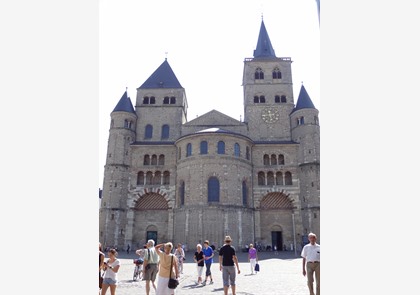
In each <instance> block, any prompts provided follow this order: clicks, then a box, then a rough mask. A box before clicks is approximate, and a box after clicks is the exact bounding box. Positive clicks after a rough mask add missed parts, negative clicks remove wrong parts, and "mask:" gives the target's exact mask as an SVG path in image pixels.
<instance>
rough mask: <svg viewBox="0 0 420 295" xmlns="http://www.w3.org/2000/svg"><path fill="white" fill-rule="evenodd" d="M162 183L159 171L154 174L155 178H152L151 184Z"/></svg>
mask: <svg viewBox="0 0 420 295" xmlns="http://www.w3.org/2000/svg"><path fill="white" fill-rule="evenodd" d="M161 181H162V174H161V173H160V171H156V172H155V176H153V184H154V185H160V184H161Z"/></svg>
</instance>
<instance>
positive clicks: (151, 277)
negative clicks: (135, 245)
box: [143, 240, 159, 295]
mask: <svg viewBox="0 0 420 295" xmlns="http://www.w3.org/2000/svg"><path fill="white" fill-rule="evenodd" d="M146 245H147V249H146V251H144V263H143V267H144V270H145V272H144V277H143V279H144V280H146V295H149V294H150V281H152V285H153V288H154V289H155V291H156V285H155V280H156V275H157V273H158V271H159V269H158V263H159V255H158V254H157V253H156V250H155V241H153V240H149V241H147V244H146Z"/></svg>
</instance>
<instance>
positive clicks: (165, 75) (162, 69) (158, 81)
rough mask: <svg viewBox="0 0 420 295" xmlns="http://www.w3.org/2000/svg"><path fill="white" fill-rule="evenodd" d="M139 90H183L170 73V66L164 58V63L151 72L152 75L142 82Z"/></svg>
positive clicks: (172, 73)
mask: <svg viewBox="0 0 420 295" xmlns="http://www.w3.org/2000/svg"><path fill="white" fill-rule="evenodd" d="M139 88H140V89H156V88H183V87H182V86H181V84H180V83H179V81H178V79H177V78H176V76H175V73H174V71H172V68H171V66H170V65H169V63H168V61H167V60H166V58H165V61H164V62H163V63H162V64H161V65H160V66H159V67H158V68H157V69H156V71H154V72H153V74H152V75H151V76H150V77H149V78H148V79H147V80H146V82H144V83H143V84H142V85H141V86H140V87H139Z"/></svg>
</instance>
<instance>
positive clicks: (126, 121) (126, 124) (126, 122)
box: [124, 119, 128, 128]
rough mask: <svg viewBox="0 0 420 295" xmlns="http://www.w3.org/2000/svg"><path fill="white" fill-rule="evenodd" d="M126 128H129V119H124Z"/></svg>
mask: <svg viewBox="0 0 420 295" xmlns="http://www.w3.org/2000/svg"><path fill="white" fill-rule="evenodd" d="M124 128H128V120H127V119H125V120H124Z"/></svg>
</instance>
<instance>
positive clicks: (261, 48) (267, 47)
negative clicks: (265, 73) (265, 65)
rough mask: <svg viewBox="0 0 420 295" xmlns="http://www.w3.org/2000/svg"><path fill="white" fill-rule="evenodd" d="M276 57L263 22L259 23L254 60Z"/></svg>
mask: <svg viewBox="0 0 420 295" xmlns="http://www.w3.org/2000/svg"><path fill="white" fill-rule="evenodd" d="M271 57H276V53H275V52H274V48H273V46H272V45H271V41H270V37H269V36H268V33H267V29H266V28H265V25H264V21H261V27H260V34H259V36H258V42H257V49H255V50H254V58H271Z"/></svg>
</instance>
